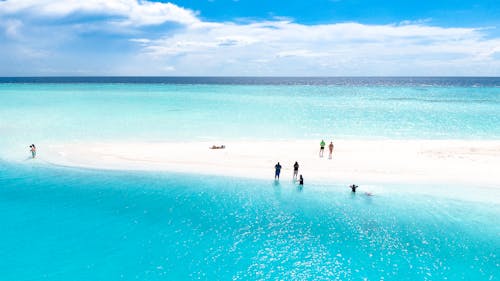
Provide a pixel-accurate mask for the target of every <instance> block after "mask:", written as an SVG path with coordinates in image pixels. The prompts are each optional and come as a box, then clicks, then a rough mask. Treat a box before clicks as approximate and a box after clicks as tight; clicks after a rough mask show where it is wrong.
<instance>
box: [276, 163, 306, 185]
mask: <svg viewBox="0 0 500 281" xmlns="http://www.w3.org/2000/svg"><path fill="white" fill-rule="evenodd" d="M281 168H282V167H281V164H280V162H278V163H276V165H274V179H275V180H279V179H280V174H281ZM298 175H299V163H298V162H297V161H295V164H293V180H294V181H296V180H297V176H298ZM299 185H301V186H302V185H304V177H302V175H300V176H299Z"/></svg>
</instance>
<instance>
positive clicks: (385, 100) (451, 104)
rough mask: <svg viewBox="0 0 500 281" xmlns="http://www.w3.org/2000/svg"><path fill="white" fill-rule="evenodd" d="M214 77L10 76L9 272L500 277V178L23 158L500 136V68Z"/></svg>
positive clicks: (6, 156) (4, 150)
mask: <svg viewBox="0 0 500 281" xmlns="http://www.w3.org/2000/svg"><path fill="white" fill-rule="evenodd" d="M37 79H42V80H44V78H37ZM68 79H69V78H68ZM116 79H118V78H116ZM120 79H121V78H120ZM151 79H153V80H154V79H156V78H151ZM158 79H159V78H158ZM206 79H208V80H207V81H205V82H206V83H204V84H203V85H201V84H196V85H195V84H191V82H190V81H191V80H189V79H188V80H186V81H184V82H187V83H184V82H183V81H180V82H178V83H175V84H161V83H163V82H161V81H160V80H161V79H160V80H159V82H158V83H156V82H154V81H150V82H151V83H154V84H146V83H144V79H142V80H141V79H138V80H137V81H136V80H134V79H131V80H130V81H132V82H131V83H124V84H113V83H74V82H82V81H72V80H71V81H69V83H55V84H53V83H52V84H51V83H49V84H45V83H34V84H20V83H6V84H2V83H0V221H1V222H2V229H1V231H0V276H1V277H0V279H1V280H193V279H201V280H270V279H271V280H277V279H278V280H382V279H383V280H496V279H497V278H498V271H499V266H500V260H499V257H498V254H499V249H500V239H499V237H498V233H500V227H499V226H498V224H497V223H495V222H496V219H497V218H498V217H499V215H500V206H499V205H498V204H496V202H497V200H484V198H485V196H491V197H492V198H498V192H496V191H495V192H493V193H489V191H488V190H487V189H485V190H481V194H478V195H476V194H473V195H474V196H469V195H468V194H467V193H466V192H463V191H465V190H467V192H470V191H471V190H474V191H475V193H478V191H479V190H480V189H479V187H475V186H467V187H464V188H465V189H463V190H462V189H459V188H458V187H454V186H439V187H433V186H414V185H413V186H410V185H401V186H386V185H378V186H375V185H373V186H362V187H361V193H359V194H356V195H352V194H351V193H350V192H349V189H347V188H346V187H345V186H339V185H336V184H331V185H328V184H313V185H311V184H308V182H307V181H306V186H305V187H304V188H303V189H302V190H299V189H297V186H296V185H294V184H292V183H291V182H289V181H287V180H282V182H281V183H279V184H275V183H274V182H272V181H259V180H242V179H236V178H224V177H209V176H197V175H188V174H174V173H139V172H111V171H106V172H104V171H91V170H81V169H69V168H58V167H52V166H49V165H46V164H43V159H38V160H35V161H29V160H26V161H23V160H24V158H26V157H27V156H28V149H27V146H28V145H29V144H30V143H36V144H37V145H38V148H39V153H40V155H43V147H44V145H49V144H51V143H59V142H67V141H103V140H104V141H122V140H125V141H128V140H141V141H171V140H173V141H179V140H214V141H215V140H220V139H266V140H275V139H290V138H293V139H306V138H317V139H321V138H325V139H329V138H332V137H333V138H344V139H348V138H353V139H374V138H375V139H378V138H384V139H385V138H387V139H484V140H499V139H500V115H499V114H498V112H500V88H499V87H498V85H499V82H498V79H495V78H492V79H475V80H474V79H458V78H454V79H448V80H447V79H437V80H436V81H438V82H439V83H437V82H436V81H435V79H434V80H433V79H427V80H425V79H424V80H422V79H414V80H413V79H409V80H408V79H407V80H408V81H407V80H405V81H406V82H405V83H400V82H401V81H399V80H398V79H392V80H390V79H389V80H387V79H386V80H384V79H380V81H379V80H376V79H375V80H373V78H370V79H368V80H369V81H368V82H366V81H365V80H363V79H364V78H358V79H356V78H353V79H350V80H349V79H348V80H345V81H344V80H342V81H340V80H339V81H340V82H339V83H337V82H338V81H337V80H335V79H334V80H329V79H327V78H314V79H312V78H311V79H309V78H297V79H291V78H276V79H274V80H273V79H271V80H270V82H269V81H268V82H269V83H268V82H266V83H257V82H259V81H260V80H259V79H257V80H256V81H257V82H255V81H254V80H251V78H246V79H244V80H246V81H247V82H248V83H239V82H237V81H236V82H237V83H235V84H238V83H239V84H238V85H234V83H233V82H234V81H235V80H234V79H236V78H223V79H222V80H221V79H219V80H217V79H218V78H206ZM214 79H215V80H216V81H219V82H218V83H212V82H214V81H213V80H214ZM249 79H250V80H249ZM290 79H291V80H290ZM325 79H326V80H325ZM346 79H347V78H346ZM457 79H458V80H457ZM4 80H5V79H3V80H2V79H0V82H2V81H4ZM14 80H15V79H14ZM35 80H36V79H35ZM49 80H50V79H49ZM181 80H182V79H181ZM195 80H196V79H195ZM202 80H203V79H202ZM236 80H237V79H236ZM323 80H324V81H323ZM476 80H477V81H476ZM483 80H484V81H483ZM6 81H7V82H9V81H10V80H6ZM23 81H24V80H23ZM44 81H46V79H45V80H44ZM155 81H156V80H155ZM231 81H233V82H231ZM252 81H253V82H252ZM304 81H305V82H304ZM325 81H326V82H325ZM329 81H330V82H331V81H333V82H332V83H330V82H329ZM335 81H337V82H335ZM391 81H392V82H391ZM29 82H37V81H29ZM63 82H64V81H63ZM87 82H88V81H87ZM97 82H99V81H97ZM101 82H102V81H101ZM108 82H109V81H108ZM111 82H112V81H111ZM116 82H123V81H121V80H120V81H116ZM261 82H262V81H261ZM274 82H276V83H274ZM295 84H297V85H295ZM14 163H16V164H14ZM421 190H425V191H426V192H420V191H421ZM429 190H430V191H431V192H428V191H429ZM364 191H370V192H374V194H375V196H373V197H368V196H365V195H363V192H364ZM453 192H454V194H453ZM425 194H431V195H425ZM464 194H465V195H464ZM481 202H482V203H481Z"/></svg>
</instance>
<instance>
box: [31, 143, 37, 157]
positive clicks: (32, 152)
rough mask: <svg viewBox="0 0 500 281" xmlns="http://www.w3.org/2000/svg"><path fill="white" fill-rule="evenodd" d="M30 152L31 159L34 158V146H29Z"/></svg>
mask: <svg viewBox="0 0 500 281" xmlns="http://www.w3.org/2000/svg"><path fill="white" fill-rule="evenodd" d="M30 151H31V158H35V157H36V147H35V145H34V144H32V145H30Z"/></svg>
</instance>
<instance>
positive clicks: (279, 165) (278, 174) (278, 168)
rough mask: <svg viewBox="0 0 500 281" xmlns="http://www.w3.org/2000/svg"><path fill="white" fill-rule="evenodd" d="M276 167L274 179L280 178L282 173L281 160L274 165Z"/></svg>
mask: <svg viewBox="0 0 500 281" xmlns="http://www.w3.org/2000/svg"><path fill="white" fill-rule="evenodd" d="M274 169H275V172H274V179H275V180H276V179H278V180H279V179H280V173H281V164H280V162H278V163H277V164H276V165H274Z"/></svg>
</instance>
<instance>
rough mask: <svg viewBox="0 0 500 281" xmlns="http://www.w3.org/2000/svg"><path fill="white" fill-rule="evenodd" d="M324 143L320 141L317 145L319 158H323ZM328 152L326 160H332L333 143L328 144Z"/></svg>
mask: <svg viewBox="0 0 500 281" xmlns="http://www.w3.org/2000/svg"><path fill="white" fill-rule="evenodd" d="M325 145H326V143H325V141H324V140H321V142H320V143H319V157H323V154H324V153H325ZM328 150H329V151H330V153H329V154H328V159H332V155H333V141H331V142H330V144H329V145H328Z"/></svg>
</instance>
